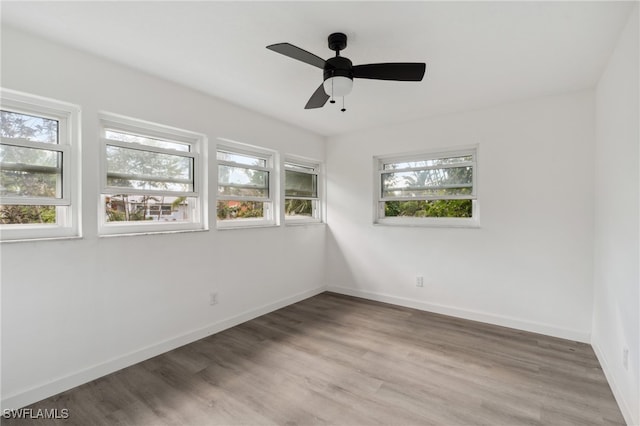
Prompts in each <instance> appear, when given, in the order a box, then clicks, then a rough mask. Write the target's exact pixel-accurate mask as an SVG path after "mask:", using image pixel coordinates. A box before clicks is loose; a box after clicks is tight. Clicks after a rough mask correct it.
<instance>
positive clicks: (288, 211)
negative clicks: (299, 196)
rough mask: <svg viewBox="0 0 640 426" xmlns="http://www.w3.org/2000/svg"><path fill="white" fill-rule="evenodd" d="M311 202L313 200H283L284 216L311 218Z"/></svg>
mask: <svg viewBox="0 0 640 426" xmlns="http://www.w3.org/2000/svg"><path fill="white" fill-rule="evenodd" d="M313 202H314V201H313V200H296V199H289V200H285V202H284V214H285V216H304V217H313Z"/></svg>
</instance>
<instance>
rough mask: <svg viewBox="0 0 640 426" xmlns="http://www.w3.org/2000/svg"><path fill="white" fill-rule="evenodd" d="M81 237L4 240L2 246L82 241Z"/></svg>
mask: <svg viewBox="0 0 640 426" xmlns="http://www.w3.org/2000/svg"><path fill="white" fill-rule="evenodd" d="M82 238H83V237H82V236H81V235H69V236H65V237H37V238H16V239H14V240H2V241H0V243H1V244H14V243H39V242H43V241H64V240H81V239H82Z"/></svg>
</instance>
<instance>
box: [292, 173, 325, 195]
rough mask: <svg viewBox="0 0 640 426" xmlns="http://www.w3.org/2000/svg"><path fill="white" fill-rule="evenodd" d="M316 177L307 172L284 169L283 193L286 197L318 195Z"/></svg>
mask: <svg viewBox="0 0 640 426" xmlns="http://www.w3.org/2000/svg"><path fill="white" fill-rule="evenodd" d="M317 180H318V177H317V176H316V175H313V174H309V173H301V172H295V171H293V170H286V171H285V183H284V188H285V195H286V196H287V197H311V198H316V197H318V187H317Z"/></svg>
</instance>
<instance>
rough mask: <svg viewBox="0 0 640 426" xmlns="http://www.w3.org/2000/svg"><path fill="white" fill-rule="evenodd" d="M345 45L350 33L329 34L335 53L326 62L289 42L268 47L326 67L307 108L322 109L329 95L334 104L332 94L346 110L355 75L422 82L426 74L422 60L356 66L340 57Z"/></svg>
mask: <svg viewBox="0 0 640 426" xmlns="http://www.w3.org/2000/svg"><path fill="white" fill-rule="evenodd" d="M346 47H347V36H346V35H345V34H343V33H333V34H331V35H330V36H329V49H331V50H334V51H335V52H336V56H335V57H333V58H329V59H327V60H326V61H325V60H324V59H322V58H320V57H318V56H316V55H314V54H313V53H310V52H307V51H306V50H304V49H301V48H299V47H297V46H294V45H293V44H290V43H277V44H272V45H270V46H267V49H270V50H273V51H274V52H278V53H280V54H282V55H285V56H288V57H290V58H293V59H297V60H298V61H302V62H304V63H307V64H309V65H313V66H314V67H318V68H322V69H323V70H324V82H323V83H322V84H321V85H320V86H319V87H318V88H317V89H316V91H315V92H313V95H311V98H309V101H308V102H307V105H305V107H304V108H305V109H313V108H322V107H323V106H324V104H326V103H327V100H329V98H332V99H331V103H335V100H333V97H343V105H342V111H343V112H344V111H346V109H345V108H344V96H346V95H348V94H349V93H350V92H351V88H352V87H353V79H354V78H369V79H373V80H394V81H421V80H422V77H424V72H425V68H426V64H424V63H423V62H391V63H380V64H366V65H356V66H354V65H353V64H352V63H351V61H350V60H349V59H348V58H345V57H344V56H340V51H341V50H344V49H345V48H346Z"/></svg>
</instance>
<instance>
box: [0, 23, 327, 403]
mask: <svg viewBox="0 0 640 426" xmlns="http://www.w3.org/2000/svg"><path fill="white" fill-rule="evenodd" d="M185 66H187V67H197V66H198V64H185ZM2 86H3V87H5V88H9V89H14V90H20V91H24V92H29V93H33V94H37V95H40V96H45V97H51V98H55V99H59V100H62V101H67V102H72V103H75V104H79V105H80V106H81V107H82V139H83V140H82V160H83V171H82V184H83V201H82V211H83V228H84V238H83V239H80V240H67V241H45V242H23V243H10V244H3V245H2V247H1V249H2V275H1V279H2V399H3V404H2V405H3V408H16V407H18V406H22V405H24V404H27V403H30V402H33V401H36V400H39V399H41V398H44V397H47V396H49V395H52V394H54V393H57V392H58V391H61V390H63V389H66V388H69V387H72V386H74V385H77V384H79V383H82V382H83V381H87V380H90V379H93V378H95V377H98V376H100V375H102V374H106V373H108V372H110V371H113V370H114V369H118V368H120V367H123V366H125V365H128V364H131V363H134V362H136V361H140V360H141V359H144V358H146V357H149V356H153V355H156V354H158V353H161V352H164V351H166V350H168V349H171V348H173V347H175V346H178V345H180V344H183V343H187V342H188V341H191V340H195V339H197V338H199V337H203V336H204V335H207V334H209V333H211V332H214V331H217V330H220V329H223V328H225V327H228V326H230V325H233V324H235V323H237V322H240V321H242V320H246V319H248V318H250V317H252V316H255V315H258V314H261V313H264V312H266V311H269V310H272V309H275V308H277V307H280V306H283V305H286V304H289V303H291V302H293V301H297V300H299V299H301V298H304V297H307V296H310V295H312V294H315V293H317V292H319V291H321V290H322V289H323V286H324V283H325V273H324V265H325V260H324V255H325V247H324V244H325V232H326V231H325V226H322V225H316V226H298V227H284V226H282V227H278V228H268V229H258V230H255V229H254V230H250V231H248V230H226V231H216V230H215V224H214V223H213V222H212V225H213V226H212V229H211V230H210V231H208V232H194V233H183V234H170V235H166V234H165V235H151V236H132V237H113V238H99V237H98V236H97V231H96V229H97V206H98V199H97V196H98V195H97V193H98V188H99V186H98V174H97V173H96V170H97V164H98V158H99V153H98V141H97V135H98V129H97V118H96V113H97V112H98V111H100V110H104V111H110V112H115V113H119V114H123V115H128V116H131V117H136V118H140V119H144V120H148V121H153V122H158V123H162V124H166V125H170V126H175V127H179V128H184V129H188V130H193V131H196V132H201V133H204V134H206V135H208V137H209V142H210V151H211V152H210V156H209V164H210V167H209V169H210V171H211V170H213V173H215V169H213V168H212V167H211V165H212V161H213V159H214V158H215V155H214V152H213V151H214V150H213V149H211V148H212V147H213V144H214V143H215V141H216V138H217V137H224V138H229V139H233V140H237V141H240V142H245V143H250V144H254V145H261V146H264V147H267V148H271V149H276V150H278V151H280V152H281V153H282V154H285V153H289V154H295V155H300V156H305V157H310V158H315V159H319V160H324V155H325V153H324V150H325V144H324V139H323V138H322V137H320V136H317V135H314V134H311V133H309V132H306V131H303V130H301V129H297V128H294V127H292V126H289V125H285V124H283V123H280V122H277V121H275V120H272V119H269V118H266V117H264V116H261V115H258V114H255V113H252V112H249V111H247V110H244V109H242V108H240V107H236V106H233V105H230V104H228V103H225V102H222V101H220V100H216V99H214V98H211V97H207V96H205V95H203V94H199V93H197V92H195V91H191V90H189V89H186V88H184V87H181V86H177V85H174V84H171V83H168V82H166V81H163V80H159V79H156V78H153V77H150V76H147V75H145V74H141V73H139V72H137V71H134V70H132V69H129V68H126V67H123V66H120V65H116V64H113V63H110V62H107V61H105V60H102V59H99V58H97V57H94V56H91V55H88V54H84V53H81V52H79V51H75V50H71V49H68V48H65V47H61V46H59V45H56V44H52V43H49V42H48V41H45V40H43V39H39V38H35V37H32V36H30V35H27V34H24V33H22V32H19V31H15V30H11V29H9V28H6V27H4V28H3V29H2ZM214 191H215V188H210V193H212V192H214ZM209 217H210V218H211V219H213V218H215V206H214V205H213V203H210V205H209ZM301 246H304V250H301V249H300V247H301ZM211 291H217V292H218V293H219V302H220V303H219V304H218V305H217V306H215V307H211V306H209V300H208V295H209V293H210V292H211Z"/></svg>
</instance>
